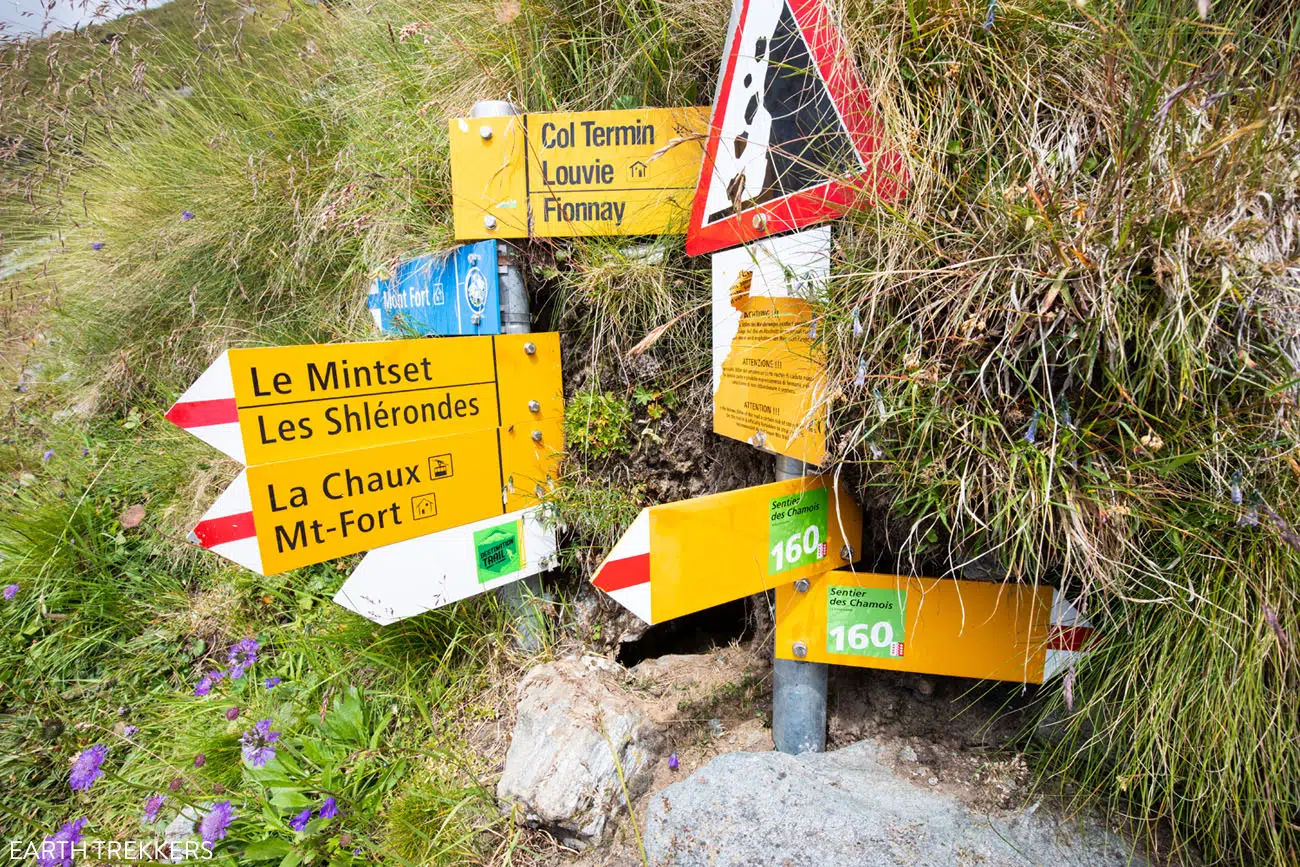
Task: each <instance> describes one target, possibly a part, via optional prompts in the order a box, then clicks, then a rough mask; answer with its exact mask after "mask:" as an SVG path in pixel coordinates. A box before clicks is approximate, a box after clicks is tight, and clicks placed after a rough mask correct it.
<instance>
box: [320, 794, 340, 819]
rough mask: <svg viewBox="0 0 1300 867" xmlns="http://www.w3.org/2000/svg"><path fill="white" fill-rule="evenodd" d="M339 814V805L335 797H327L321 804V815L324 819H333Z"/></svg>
mask: <svg viewBox="0 0 1300 867" xmlns="http://www.w3.org/2000/svg"><path fill="white" fill-rule="evenodd" d="M338 814H339V805H338V803H336V802H335V800H334V798H333V797H329V798H326V799H325V803H323V804H321V805H320V817H321V818H322V819H333V818H334V817H335V816H337V815H338Z"/></svg>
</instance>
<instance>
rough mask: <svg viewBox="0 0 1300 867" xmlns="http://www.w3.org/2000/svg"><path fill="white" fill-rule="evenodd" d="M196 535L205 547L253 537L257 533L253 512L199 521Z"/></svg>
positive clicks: (195, 529) (195, 530)
mask: <svg viewBox="0 0 1300 867" xmlns="http://www.w3.org/2000/svg"><path fill="white" fill-rule="evenodd" d="M194 535H195V536H196V537H197V538H198V540H199V544H200V545H202V546H203V547H204V548H212V547H215V546H216V545H224V544H226V543H227V542H238V541H239V540H240V539H251V538H252V537H254V536H256V535H257V529H256V528H255V527H254V526H253V513H252V512H236V513H235V514H233V515H224V516H222V517H220V518H209V519H208V520H206V521H199V524H198V526H197V527H195V528H194Z"/></svg>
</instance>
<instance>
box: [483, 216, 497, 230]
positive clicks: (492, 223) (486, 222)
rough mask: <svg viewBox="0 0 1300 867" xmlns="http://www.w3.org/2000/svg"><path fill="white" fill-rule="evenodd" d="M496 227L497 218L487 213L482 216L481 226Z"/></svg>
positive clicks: (489, 228)
mask: <svg viewBox="0 0 1300 867" xmlns="http://www.w3.org/2000/svg"><path fill="white" fill-rule="evenodd" d="M496 227H497V218H496V217H494V216H492V215H491V214H488V215H487V216H486V217H484V218H483V228H485V229H488V230H491V229H495V228H496Z"/></svg>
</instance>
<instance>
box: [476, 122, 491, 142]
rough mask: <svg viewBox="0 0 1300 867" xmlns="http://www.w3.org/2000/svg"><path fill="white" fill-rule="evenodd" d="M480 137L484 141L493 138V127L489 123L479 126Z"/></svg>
mask: <svg viewBox="0 0 1300 867" xmlns="http://www.w3.org/2000/svg"><path fill="white" fill-rule="evenodd" d="M478 137H479V138H481V139H483V141H487V140H488V139H490V138H492V127H490V126H488V125H487V124H483V125H482V126H481V127H479V128H478Z"/></svg>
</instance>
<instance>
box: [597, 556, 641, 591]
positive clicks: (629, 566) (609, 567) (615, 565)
mask: <svg viewBox="0 0 1300 867" xmlns="http://www.w3.org/2000/svg"><path fill="white" fill-rule="evenodd" d="M649 580H650V555H649V554H634V555H633V556H631V557H624V558H622V559H621V560H611V561H609V562H608V563H606V564H605V565H604V566H601V567H600V571H599V572H597V573H596V577H595V578H593V579H591V583H592V584H595V585H596V586H597V587H599V588H600V589H601V590H604V591H605V592H606V593H613V592H614V591H615V590H623V589H625V588H627V587H635V586H636V585H638V584H645V583H647V582H649Z"/></svg>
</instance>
